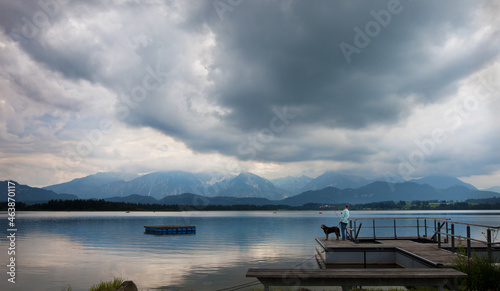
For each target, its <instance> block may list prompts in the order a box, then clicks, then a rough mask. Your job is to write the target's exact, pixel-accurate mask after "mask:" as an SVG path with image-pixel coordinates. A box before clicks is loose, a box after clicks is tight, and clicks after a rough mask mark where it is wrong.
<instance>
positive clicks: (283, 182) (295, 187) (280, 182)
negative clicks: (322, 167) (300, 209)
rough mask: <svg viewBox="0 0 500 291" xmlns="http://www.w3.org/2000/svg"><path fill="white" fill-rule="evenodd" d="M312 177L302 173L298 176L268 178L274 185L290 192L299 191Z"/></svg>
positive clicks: (295, 192)
mask: <svg viewBox="0 0 500 291" xmlns="http://www.w3.org/2000/svg"><path fill="white" fill-rule="evenodd" d="M312 180H313V178H311V177H308V176H305V175H302V176H300V177H292V176H288V177H284V178H277V179H272V180H270V181H271V182H272V183H273V184H274V185H275V186H276V187H278V188H281V189H284V190H286V191H288V192H290V193H291V194H299V193H301V192H302V191H301V189H302V188H303V187H304V186H305V185H307V183H309V182H311V181H312Z"/></svg>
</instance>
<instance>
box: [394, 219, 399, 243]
mask: <svg viewBox="0 0 500 291" xmlns="http://www.w3.org/2000/svg"><path fill="white" fill-rule="evenodd" d="M394 239H398V235H397V234H396V219H394Z"/></svg>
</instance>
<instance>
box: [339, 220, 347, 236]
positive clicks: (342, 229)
mask: <svg viewBox="0 0 500 291" xmlns="http://www.w3.org/2000/svg"><path fill="white" fill-rule="evenodd" d="M346 227H347V223H343V222H341V223H340V233H341V234H342V240H345V229H346Z"/></svg>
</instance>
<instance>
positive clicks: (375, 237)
mask: <svg viewBox="0 0 500 291" xmlns="http://www.w3.org/2000/svg"><path fill="white" fill-rule="evenodd" d="M373 239H377V236H376V235H375V219H373Z"/></svg>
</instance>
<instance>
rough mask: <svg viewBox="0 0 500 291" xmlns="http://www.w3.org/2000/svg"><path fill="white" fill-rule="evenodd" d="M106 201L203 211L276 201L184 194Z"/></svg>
mask: <svg viewBox="0 0 500 291" xmlns="http://www.w3.org/2000/svg"><path fill="white" fill-rule="evenodd" d="M104 200H105V201H111V202H126V203H142V204H160V205H164V204H166V205H191V206H200V209H203V206H205V205H223V206H227V205H273V204H276V202H274V201H270V200H269V199H266V198H248V197H245V198H237V197H225V196H218V197H206V196H202V195H197V194H191V193H184V194H180V195H172V196H167V197H164V198H163V199H160V200H157V199H155V198H153V197H147V196H140V195H130V196H125V197H111V198H105V199H104Z"/></svg>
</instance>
